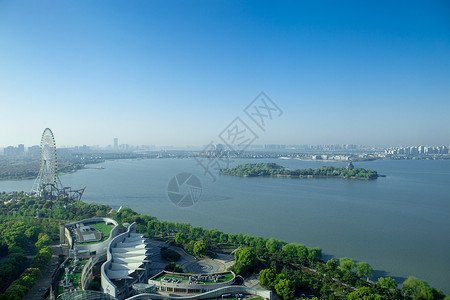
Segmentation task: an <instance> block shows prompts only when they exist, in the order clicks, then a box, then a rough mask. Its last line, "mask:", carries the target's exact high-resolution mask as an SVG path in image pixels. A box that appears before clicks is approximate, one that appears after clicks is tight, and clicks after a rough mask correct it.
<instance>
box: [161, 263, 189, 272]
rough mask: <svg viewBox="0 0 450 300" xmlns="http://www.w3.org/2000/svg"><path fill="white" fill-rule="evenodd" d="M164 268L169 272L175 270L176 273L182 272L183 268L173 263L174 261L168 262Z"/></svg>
mask: <svg viewBox="0 0 450 300" xmlns="http://www.w3.org/2000/svg"><path fill="white" fill-rule="evenodd" d="M164 270H166V271H169V272H176V273H183V272H184V271H183V268H182V267H181V266H179V265H177V264H175V263H174V262H170V263H169V264H168V265H167V266H166V267H165V268H164Z"/></svg>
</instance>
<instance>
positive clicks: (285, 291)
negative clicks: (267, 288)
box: [275, 279, 295, 300]
mask: <svg viewBox="0 0 450 300" xmlns="http://www.w3.org/2000/svg"><path fill="white" fill-rule="evenodd" d="M275 291H276V292H277V294H278V296H280V297H282V298H283V299H284V300H288V299H292V298H294V296H295V286H294V284H293V282H292V281H290V280H289V279H280V281H278V283H277V284H276V285H275Z"/></svg>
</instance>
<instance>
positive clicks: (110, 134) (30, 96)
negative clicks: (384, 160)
mask: <svg viewBox="0 0 450 300" xmlns="http://www.w3.org/2000/svg"><path fill="white" fill-rule="evenodd" d="M449 83H450V4H449V3H448V2H446V1H430V2H422V1H396V2H390V1H381V2H380V1H377V2H373V3H367V2H347V1H343V2H341V1H340V2H333V1H324V2H320V3H315V2H300V3H297V2H274V1H273V2H272V1H258V2H252V1H248V2H225V1H198V2H183V1H171V2H168V1H164V2H160V1H133V2H120V1H95V2H75V1H52V0H50V1H38V2H36V1H1V2H0V99H1V106H0V107H1V111H2V130H1V131H0V147H6V146H9V145H14V146H17V144H25V145H27V146H31V145H38V144H39V143H40V138H41V135H42V132H43V130H44V129H45V128H46V127H49V128H51V129H52V130H53V133H54V134H55V138H56V142H57V146H62V145H68V146H70V145H100V146H107V145H109V144H112V143H113V142H112V141H113V138H116V137H117V138H118V139H119V143H120V144H130V145H174V146H176V147H185V146H186V145H198V146H201V145H206V144H208V143H209V142H211V141H214V142H215V143H223V142H221V141H220V139H219V138H218V136H219V134H220V133H221V132H222V131H223V130H224V129H225V128H226V127H227V126H228V125H229V124H230V123H231V122H232V121H233V120H234V119H235V118H236V117H240V118H241V119H242V120H243V121H244V122H245V123H246V124H247V125H248V126H249V127H250V128H251V129H252V130H253V131H254V132H255V134H256V135H257V136H258V139H257V140H256V141H255V142H254V143H253V144H309V145H322V144H358V145H392V146H400V145H431V146H433V145H436V146H439V145H449V144H450V118H449V112H450V84H449ZM262 91H263V92H265V93H266V94H267V95H268V96H269V97H270V99H272V100H273V102H274V103H276V105H278V106H279V108H280V109H281V110H282V111H283V113H282V115H281V116H279V117H275V118H274V119H273V120H271V121H270V122H268V123H267V126H266V128H265V131H263V130H261V128H258V127H257V126H256V125H255V124H254V123H252V121H251V120H250V119H249V118H248V116H246V115H245V113H244V111H243V110H244V109H245V107H246V106H247V105H248V104H249V103H250V102H251V101H253V100H254V99H255V97H256V96H257V95H258V94H259V93H260V92H262Z"/></svg>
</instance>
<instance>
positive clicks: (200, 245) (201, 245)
mask: <svg viewBox="0 0 450 300" xmlns="http://www.w3.org/2000/svg"><path fill="white" fill-rule="evenodd" d="M193 252H194V255H195V256H197V257H200V256H203V255H206V253H208V248H207V247H206V244H205V242H204V241H202V240H200V241H196V242H195V243H194V249H193Z"/></svg>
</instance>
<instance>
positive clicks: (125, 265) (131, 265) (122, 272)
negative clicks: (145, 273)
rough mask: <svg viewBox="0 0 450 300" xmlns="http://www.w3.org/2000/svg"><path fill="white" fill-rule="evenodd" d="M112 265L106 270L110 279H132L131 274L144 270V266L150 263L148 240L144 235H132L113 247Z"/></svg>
mask: <svg viewBox="0 0 450 300" xmlns="http://www.w3.org/2000/svg"><path fill="white" fill-rule="evenodd" d="M110 249H111V255H112V259H111V265H110V267H109V268H108V269H106V275H107V276H108V278H109V279H117V280H119V279H131V277H130V274H132V273H134V272H135V271H136V270H143V264H144V263H145V262H149V261H148V260H147V259H146V258H147V254H148V252H149V250H148V249H147V245H146V240H145V239H144V238H143V235H142V234H138V233H133V232H132V233H130V236H129V237H127V238H125V239H124V240H123V241H122V242H120V243H117V244H115V245H111V248H110Z"/></svg>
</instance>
